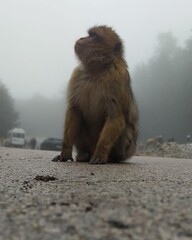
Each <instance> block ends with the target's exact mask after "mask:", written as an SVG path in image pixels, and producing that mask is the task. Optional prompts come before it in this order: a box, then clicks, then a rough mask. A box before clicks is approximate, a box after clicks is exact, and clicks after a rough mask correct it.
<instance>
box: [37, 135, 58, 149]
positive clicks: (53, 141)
mask: <svg viewBox="0 0 192 240" xmlns="http://www.w3.org/2000/svg"><path fill="white" fill-rule="evenodd" d="M61 145H62V140H61V139H59V138H47V139H45V140H44V141H43V142H42V143H41V145H40V149H41V150H53V151H61Z"/></svg>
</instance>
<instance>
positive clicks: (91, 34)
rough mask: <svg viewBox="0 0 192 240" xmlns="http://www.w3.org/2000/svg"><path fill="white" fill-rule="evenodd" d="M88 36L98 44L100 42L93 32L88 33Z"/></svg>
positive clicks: (99, 38)
mask: <svg viewBox="0 0 192 240" xmlns="http://www.w3.org/2000/svg"><path fill="white" fill-rule="evenodd" d="M89 36H90V37H91V38H93V40H94V41H96V42H99V41H100V40H101V37H100V36H99V35H98V34H97V33H95V32H89Z"/></svg>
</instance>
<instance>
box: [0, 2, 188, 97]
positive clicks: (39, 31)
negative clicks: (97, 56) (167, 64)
mask: <svg viewBox="0 0 192 240" xmlns="http://www.w3.org/2000/svg"><path fill="white" fill-rule="evenodd" d="M191 9H192V1H191V0H182V1H181V0H168V1H166V0H163V1H160V0H156V1H154V0H142V1H140V0H135V1H132V0H104V1H103V0H97V1H90V0H68V1H67V0H65V1H63V0H55V1H52V0H46V1H45V0H33V1H26V0H6V1H1V2H0V79H1V81H3V82H4V84H6V86H7V87H8V88H9V90H10V93H11V95H12V96H13V97H14V98H15V99H18V98H30V97H31V96H33V95H34V94H36V93H38V94H41V95H43V96H46V97H50V98H55V97H57V96H61V95H62V92H63V89H64V88H65V86H66V83H67V81H68V79H69V77H70V74H71V71H72V69H73V68H74V66H75V65H76V64H77V60H76V58H75V55H74V51H73V46H74V43H75V41H76V40H77V39H78V38H79V37H81V36H84V35H86V31H87V29H88V28H89V27H91V26H93V25H96V24H106V25H109V26H112V27H113V28H114V29H115V30H116V31H117V32H118V33H119V35H120V36H121V37H122V39H123V40H124V44H125V57H126V59H127V61H128V65H129V69H130V71H131V73H132V72H133V69H134V67H135V66H136V65H137V64H138V63H140V62H145V61H147V60H148V59H149V58H150V57H151V55H152V53H153V51H154V49H155V44H156V38H157V35H158V33H159V32H165V31H172V32H173V33H174V35H175V36H176V37H177V38H178V40H179V43H180V44H184V42H185V40H186V39H187V38H188V37H189V36H190V29H191V28H192V18H191Z"/></svg>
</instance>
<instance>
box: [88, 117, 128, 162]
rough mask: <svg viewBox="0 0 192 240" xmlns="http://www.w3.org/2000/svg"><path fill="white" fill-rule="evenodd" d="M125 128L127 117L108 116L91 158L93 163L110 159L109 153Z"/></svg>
mask: <svg viewBox="0 0 192 240" xmlns="http://www.w3.org/2000/svg"><path fill="white" fill-rule="evenodd" d="M124 129H125V119H124V117H123V116H121V115H120V116H119V117H116V118H108V119H107V121H106V123H105V124H104V127H103V129H102V132H101V135H100V137H99V140H98V143H97V145H96V149H95V152H94V155H93V158H92V159H91V161H90V163H92V164H104V163H106V162H107V160H108V154H109V152H110V150H111V148H112V146H113V145H114V143H115V142H116V141H117V139H118V137H119V136H120V135H121V134H122V131H123V130H124Z"/></svg>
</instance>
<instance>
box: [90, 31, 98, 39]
mask: <svg viewBox="0 0 192 240" xmlns="http://www.w3.org/2000/svg"><path fill="white" fill-rule="evenodd" d="M89 36H90V37H92V38H97V37H98V35H97V33H95V32H89Z"/></svg>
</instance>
